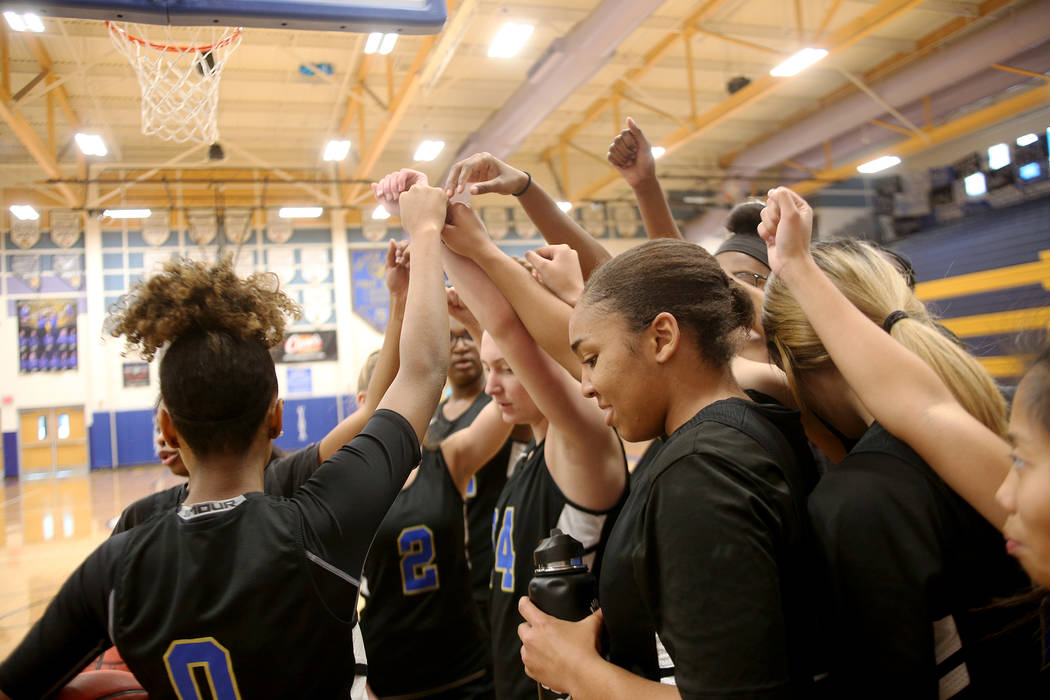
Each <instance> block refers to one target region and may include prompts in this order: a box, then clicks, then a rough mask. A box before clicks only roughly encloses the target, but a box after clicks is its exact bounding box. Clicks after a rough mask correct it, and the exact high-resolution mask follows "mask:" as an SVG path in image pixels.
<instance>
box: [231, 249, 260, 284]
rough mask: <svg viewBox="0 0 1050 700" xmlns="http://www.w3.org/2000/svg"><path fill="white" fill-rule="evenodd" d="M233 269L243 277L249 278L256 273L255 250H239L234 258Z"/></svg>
mask: <svg viewBox="0 0 1050 700" xmlns="http://www.w3.org/2000/svg"><path fill="white" fill-rule="evenodd" d="M233 271H234V272H236V273H237V276H238V277H240V278H241V279H248V278H249V277H251V276H252V275H254V274H255V252H254V251H251V250H239V251H237V255H236V257H235V258H234V260H233Z"/></svg>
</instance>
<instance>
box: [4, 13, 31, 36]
mask: <svg viewBox="0 0 1050 700" xmlns="http://www.w3.org/2000/svg"><path fill="white" fill-rule="evenodd" d="M4 19H6V20H7V26H9V27H11V29H13V30H15V31H16V32H24V31H25V30H26V29H27V27H26V22H25V20H24V19H22V15H20V14H18V13H17V12H5V13H4Z"/></svg>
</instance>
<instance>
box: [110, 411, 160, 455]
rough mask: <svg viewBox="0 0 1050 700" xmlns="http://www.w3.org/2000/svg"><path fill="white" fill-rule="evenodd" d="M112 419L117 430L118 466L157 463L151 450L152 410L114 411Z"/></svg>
mask: <svg viewBox="0 0 1050 700" xmlns="http://www.w3.org/2000/svg"><path fill="white" fill-rule="evenodd" d="M113 418H114V420H115V422H116V428H117V460H118V461H117V464H118V465H119V466H124V465H127V464H146V463H149V462H156V461H158V460H157V453H156V451H155V450H154V449H153V409H151V408H147V409H142V410H138V411H116V412H114V414H113Z"/></svg>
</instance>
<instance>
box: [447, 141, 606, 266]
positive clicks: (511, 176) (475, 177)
mask: <svg viewBox="0 0 1050 700" xmlns="http://www.w3.org/2000/svg"><path fill="white" fill-rule="evenodd" d="M445 191H446V192H447V193H448V195H449V196H450V197H451V196H453V195H455V194H458V193H461V192H467V191H469V192H470V194H485V193H486V192H495V193H497V194H509V195H514V196H516V197H517V198H518V202H520V203H521V206H522V208H523V209H524V210H525V213H526V214H528V215H529V218H530V219H531V220H532V223H534V224H536V228H537V229H539V231H540V233H541V234H542V235H543V238H544V239H545V240H546V241H547V242H548V243H555V244H556V243H565V244H567V245H569V246H570V247H572V248H573V249H575V250H576V252H577V253H579V255H580V267H581V268H582V269H583V276H584V279H586V278H587V277H590V276H591V272H592V271H593V270H594V269H595V268H596V267H598V266H599V265H601V264H602V263H603V262H605V261H606V260H608V259H609V258H610V257H612V256H611V255H610V254H609V251H607V250H606V249H605V247H604V246H603V245H602V244H601V243H599V242H598V241H597V240H595V238H594V236H592V235H590V234H589V233H587V232H586V231H585V230H584V229H583V228H582V227H581V226H580V225H579V224H577V223H576V221H575V220H573V218H572V217H571V216H569V215H568V214H566V213H565V212H563V211H562V210H561V209H559V208H558V204H557V202H555V201H554V199H553V198H552V197H551V196H550V195H549V194H547V191H546V190H544V189H543V187H541V186H540V184H539V183H538V182H536V181H535V180H534V179H532V176H531V175H529V174H528V173H526V172H524V171H523V170H518V169H517V168H515V167H512V166H510V165H508V164H506V163H504V162H503V161H501V160H500V159H498V158H496V157H495V156H493V155H492V154H489V153H475V154H474V155H472V156H470V157H469V158H465V159H464V160H461V161H460V162H458V163H456V164H455V165H453V166H452V170H450V171H449V174H448V179H447V180H446V182H445Z"/></svg>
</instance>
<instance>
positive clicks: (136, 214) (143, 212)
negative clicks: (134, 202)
mask: <svg viewBox="0 0 1050 700" xmlns="http://www.w3.org/2000/svg"><path fill="white" fill-rule="evenodd" d="M152 213H153V212H152V211H150V210H149V209H105V210H103V212H102V216H108V217H109V218H111V219H148V218H149V217H150V214H152Z"/></svg>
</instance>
